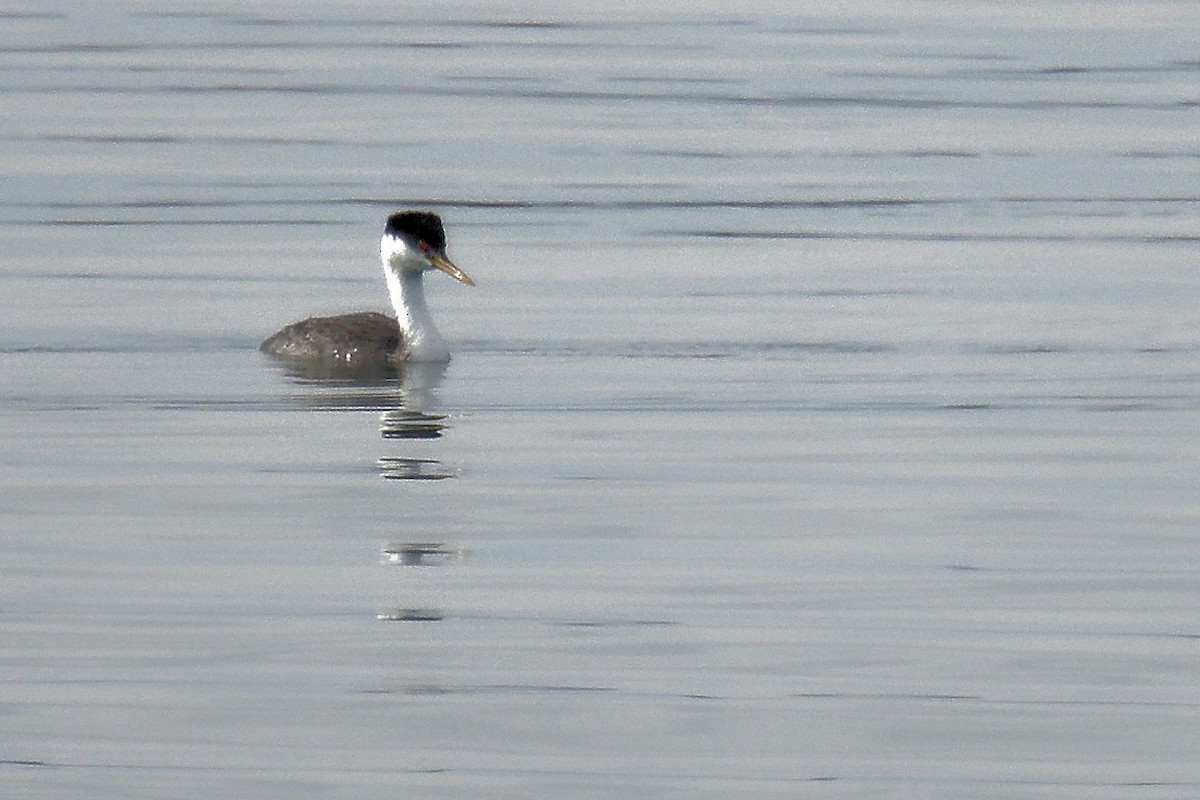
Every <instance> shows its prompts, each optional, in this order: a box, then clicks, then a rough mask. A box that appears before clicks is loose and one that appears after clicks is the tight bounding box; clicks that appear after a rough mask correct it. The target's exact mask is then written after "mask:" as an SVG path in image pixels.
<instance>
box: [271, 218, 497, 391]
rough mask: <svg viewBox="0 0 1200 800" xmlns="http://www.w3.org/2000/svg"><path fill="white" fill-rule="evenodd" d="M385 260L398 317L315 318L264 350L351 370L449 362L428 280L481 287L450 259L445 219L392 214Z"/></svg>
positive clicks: (381, 244)
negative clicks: (430, 276)
mask: <svg viewBox="0 0 1200 800" xmlns="http://www.w3.org/2000/svg"><path fill="white" fill-rule="evenodd" d="M379 255H380V258H381V259H382V260H383V275H384V278H385V279H386V280H387V287H388V293H389V294H390V295H391V297H392V306H394V307H395V309H396V316H395V317H389V316H388V315H386V314H380V313H377V312H373V311H363V312H359V313H355V314H343V315H341V316H337V317H309V318H308V319H304V320H300V321H299V322H295V323H292V324H291V325H288V326H287V327H286V328H283V329H282V330H280V331H278V332H277V333H275V334H274V335H273V336H271V337H270V338H269V339H267V340H266V341H265V342H263V343H262V345H261V346H260V347H259V350H262V351H263V352H264V353H268V354H270V355H272V356H276V357H278V358H281V359H285V360H287V361H290V362H309V363H317V364H321V365H327V366H341V367H349V368H353V367H356V366H367V365H379V364H382V363H387V364H390V365H392V366H398V365H399V364H400V363H402V362H405V361H446V360H448V359H449V358H450V348H449V347H447V346H446V340H445V339H443V338H442V335H441V334H440V333H439V332H438V329H437V326H436V325H434V324H433V316H432V315H431V314H430V313H429V306H428V305H426V303H425V284H424V283H423V282H422V276H423V275H424V274H425V272H427V271H429V270H431V269H437V270H441V271H442V272H444V273H446V274H447V275H449V276H450V277H451V278H454V279H455V280H458V281H461V282H462V283H465V284H467V285H468V286H474V285H475V281H473V280H471V279H470V278H469V277H468V276H467V273H465V272H463V271H462V270H461V269H459V268H458V267H457V266H455V264H454V262H453V261H451V260H450V257H449V256H447V255H446V231H445V229H444V228H443V227H442V220H441V218H439V217H438V215H437V214H432V213H430V212H428V211H401V212H398V213H395V214H392V215H391V216H390V217H388V220H387V225H386V226H385V227H384V229H383V236H382V238H380V240H379Z"/></svg>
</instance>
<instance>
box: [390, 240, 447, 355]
mask: <svg viewBox="0 0 1200 800" xmlns="http://www.w3.org/2000/svg"><path fill="white" fill-rule="evenodd" d="M383 274H384V276H385V277H386V278H387V287H388V293H389V294H391V296H392V305H393V306H394V307H395V309H396V319H397V321H399V323H400V332H401V334H402V336H403V339H404V340H403V342H402V343H401V345H400V346H401V351H400V352H401V355H402V357H403V358H404V359H405V360H406V361H447V360H449V358H450V348H449V347H447V346H446V340H445V339H443V338H442V335H441V334H440V333H438V329H437V326H436V325H434V324H433V317H432V316H430V314H429V306H428V305H426V304H425V284H424V283H423V282H422V274H421V273H420V272H419V271H417V270H408V269H395V268H392V267H391V266H390V265H388V264H387V262H386V261H385V262H384V266H383Z"/></svg>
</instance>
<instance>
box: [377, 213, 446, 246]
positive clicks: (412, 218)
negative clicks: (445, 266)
mask: <svg viewBox="0 0 1200 800" xmlns="http://www.w3.org/2000/svg"><path fill="white" fill-rule="evenodd" d="M383 232H384V233H386V234H387V235H388V236H399V237H403V238H406V239H410V240H412V241H414V242H424V243H425V244H427V245H429V246H430V247H432V248H434V249H435V250H445V249H446V229H445V228H443V227H442V220H441V217H439V216H438V215H437V214H431V213H430V212H428V211H400V212H397V213H395V214H392V215H391V216H390V217H388V221H387V227H385V228H384V229H383Z"/></svg>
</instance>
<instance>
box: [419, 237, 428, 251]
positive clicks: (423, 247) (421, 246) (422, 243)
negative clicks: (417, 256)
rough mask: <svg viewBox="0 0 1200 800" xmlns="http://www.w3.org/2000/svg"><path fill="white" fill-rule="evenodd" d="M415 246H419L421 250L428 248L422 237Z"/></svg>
mask: <svg viewBox="0 0 1200 800" xmlns="http://www.w3.org/2000/svg"><path fill="white" fill-rule="evenodd" d="M417 247H419V248H421V252H425V251H426V250H428V249H429V243H428V242H426V241H425V240H424V239H422V240H420V241H419V242H417Z"/></svg>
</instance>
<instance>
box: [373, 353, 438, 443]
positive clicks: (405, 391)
mask: <svg viewBox="0 0 1200 800" xmlns="http://www.w3.org/2000/svg"><path fill="white" fill-rule="evenodd" d="M445 378H446V364H445V362H438V363H431V364H422V363H412V364H406V365H405V366H404V368H403V371H402V374H401V375H400V405H399V406H397V407H395V408H391V409H389V410H387V411H385V412H384V414H383V417H382V418H381V420H380V423H379V435H380V436H382V437H383V438H384V439H439V438H441V436H442V432H443V431H444V430H445V429H446V428H447V426H448V424H447V422H446V415H445V414H441V413H438V411H437V408H438V392H437V390H438V388H439V387H440V386H441V385H442V381H443V380H445Z"/></svg>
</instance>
